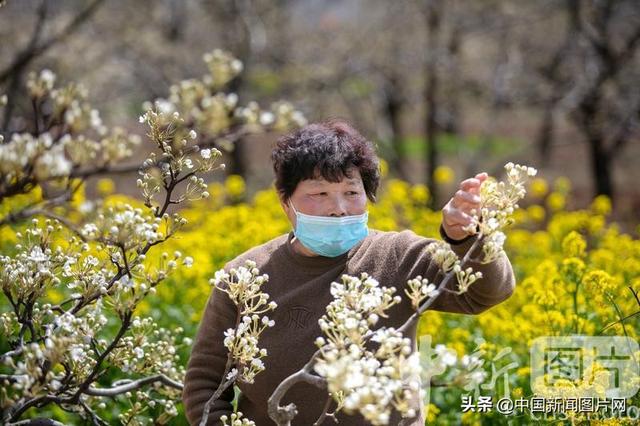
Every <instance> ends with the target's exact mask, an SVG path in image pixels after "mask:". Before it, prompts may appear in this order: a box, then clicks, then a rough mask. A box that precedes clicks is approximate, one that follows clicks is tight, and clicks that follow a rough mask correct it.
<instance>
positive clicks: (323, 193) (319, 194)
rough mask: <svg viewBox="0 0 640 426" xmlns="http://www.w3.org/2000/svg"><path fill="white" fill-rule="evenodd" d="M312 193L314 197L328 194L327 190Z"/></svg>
mask: <svg viewBox="0 0 640 426" xmlns="http://www.w3.org/2000/svg"><path fill="white" fill-rule="evenodd" d="M311 195H313V196H314V197H316V196H324V195H327V193H326V192H318V193H316V194H311Z"/></svg>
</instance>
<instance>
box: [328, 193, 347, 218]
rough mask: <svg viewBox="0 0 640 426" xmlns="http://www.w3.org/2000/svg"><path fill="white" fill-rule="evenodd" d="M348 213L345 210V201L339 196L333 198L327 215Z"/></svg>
mask: <svg viewBox="0 0 640 426" xmlns="http://www.w3.org/2000/svg"><path fill="white" fill-rule="evenodd" d="M348 214H349V213H348V212H347V203H346V201H345V200H343V199H342V198H340V197H337V198H335V199H334V200H333V202H332V204H331V209H330V211H329V216H333V217H339V216H347V215H348Z"/></svg>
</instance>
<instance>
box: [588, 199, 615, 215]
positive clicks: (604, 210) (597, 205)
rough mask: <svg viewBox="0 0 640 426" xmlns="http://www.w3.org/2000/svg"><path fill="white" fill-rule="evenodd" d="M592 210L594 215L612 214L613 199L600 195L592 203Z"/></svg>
mask: <svg viewBox="0 0 640 426" xmlns="http://www.w3.org/2000/svg"><path fill="white" fill-rule="evenodd" d="M590 208H591V211H593V212H594V213H596V214H600V215H603V216H606V215H608V214H609V213H611V199H610V198H609V197H607V196H606V195H598V196H597V197H596V198H594V199H593V201H592V202H591V206H590Z"/></svg>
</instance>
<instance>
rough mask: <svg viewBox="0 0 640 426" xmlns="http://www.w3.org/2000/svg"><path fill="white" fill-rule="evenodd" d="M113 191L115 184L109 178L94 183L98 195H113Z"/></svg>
mask: <svg viewBox="0 0 640 426" xmlns="http://www.w3.org/2000/svg"><path fill="white" fill-rule="evenodd" d="M115 189H116V184H115V183H114V182H113V180H111V179H109V178H102V179H100V180H99V181H98V182H97V183H96V190H97V191H98V194H100V195H102V196H103V197H106V196H107V195H111V194H113V192H114V191H115Z"/></svg>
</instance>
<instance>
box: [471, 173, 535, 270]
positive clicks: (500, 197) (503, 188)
mask: <svg viewBox="0 0 640 426" xmlns="http://www.w3.org/2000/svg"><path fill="white" fill-rule="evenodd" d="M504 168H505V171H506V177H507V179H506V181H496V180H493V179H487V180H486V181H484V182H483V183H482V186H481V187H480V209H479V210H478V211H472V222H471V224H469V225H468V226H467V227H466V228H465V230H467V231H468V232H472V233H473V232H476V230H477V231H479V232H480V233H482V235H484V236H485V237H486V238H485V241H484V244H483V248H482V250H483V254H484V258H483V259H482V260H481V262H482V263H490V262H493V261H494V260H495V259H497V258H498V257H499V256H501V255H502V254H503V253H504V251H503V249H502V248H503V245H504V242H505V240H506V236H505V235H504V233H503V232H502V231H501V230H502V229H504V228H505V227H506V226H508V225H510V224H511V223H512V222H513V219H512V218H511V215H512V214H513V212H514V211H515V209H517V208H518V207H519V206H518V201H520V200H521V199H522V198H524V196H525V195H526V192H527V191H526V183H527V182H528V181H529V179H531V178H532V177H534V176H535V175H536V174H537V173H538V172H537V170H536V169H534V168H533V167H528V166H524V165H519V164H513V163H507V164H506V165H505V166H504Z"/></svg>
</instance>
